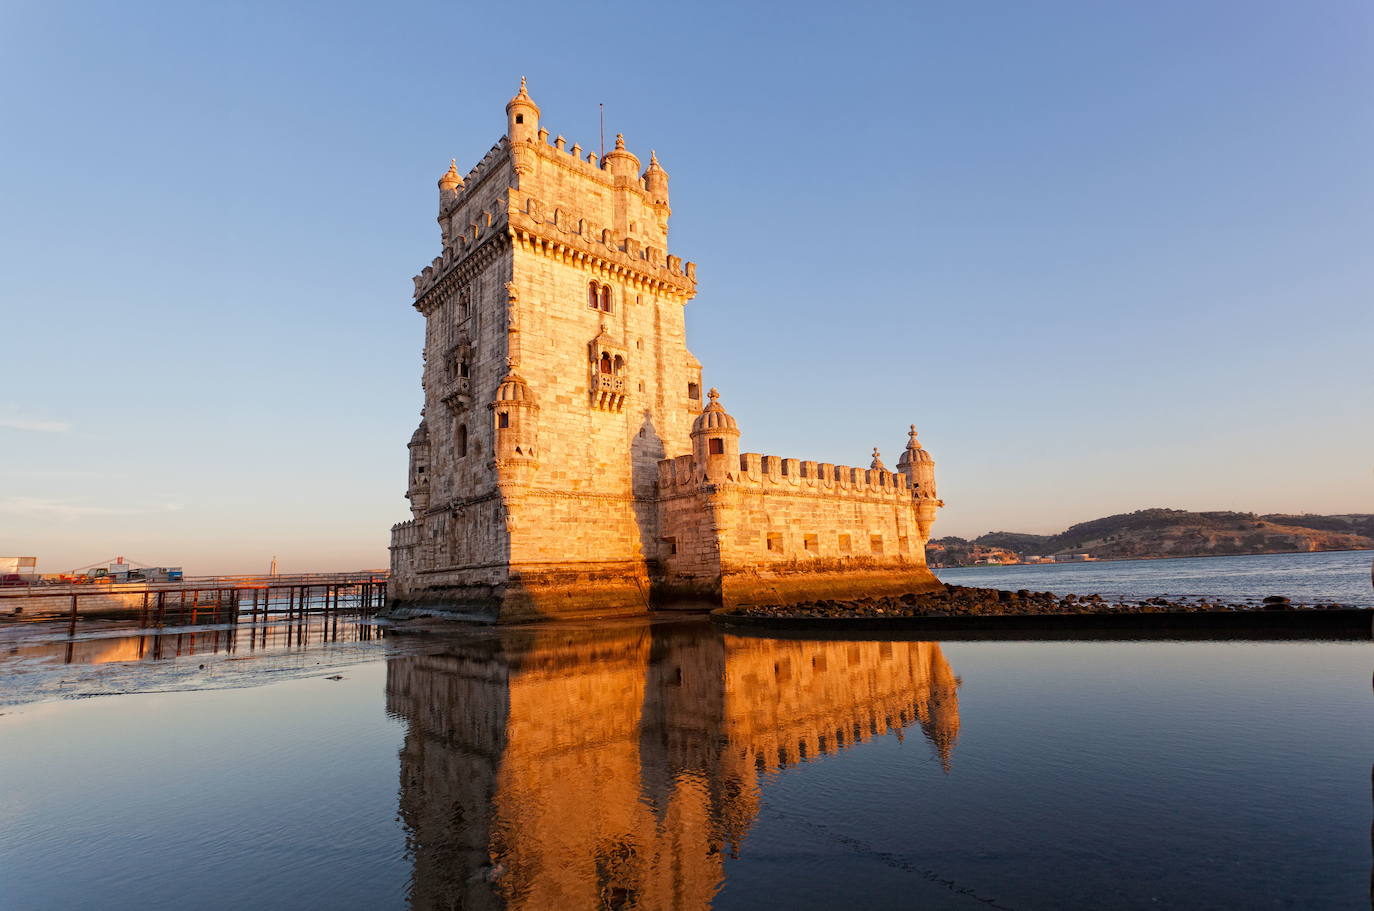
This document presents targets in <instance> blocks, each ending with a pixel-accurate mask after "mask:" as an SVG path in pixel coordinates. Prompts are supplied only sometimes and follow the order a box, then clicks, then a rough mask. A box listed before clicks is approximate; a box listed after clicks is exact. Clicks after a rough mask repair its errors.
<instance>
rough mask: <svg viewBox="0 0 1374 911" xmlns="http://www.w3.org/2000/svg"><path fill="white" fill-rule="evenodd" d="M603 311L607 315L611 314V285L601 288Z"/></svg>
mask: <svg viewBox="0 0 1374 911" xmlns="http://www.w3.org/2000/svg"><path fill="white" fill-rule="evenodd" d="M601 309H602V310H603V311H604V312H606V313H610V312H611V288H610V286H609V285H602V286H601Z"/></svg>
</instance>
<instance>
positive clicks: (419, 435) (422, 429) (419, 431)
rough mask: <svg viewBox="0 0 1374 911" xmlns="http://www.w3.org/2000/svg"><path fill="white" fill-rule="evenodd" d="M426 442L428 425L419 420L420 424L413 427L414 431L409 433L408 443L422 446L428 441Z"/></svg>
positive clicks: (427, 439)
mask: <svg viewBox="0 0 1374 911" xmlns="http://www.w3.org/2000/svg"><path fill="white" fill-rule="evenodd" d="M428 442H429V427H428V426H427V425H426V424H425V422H424V421H421V422H420V426H419V427H416V428H415V432H414V433H412V434H411V435H410V445H411V446H423V445H425V444H426V443H428Z"/></svg>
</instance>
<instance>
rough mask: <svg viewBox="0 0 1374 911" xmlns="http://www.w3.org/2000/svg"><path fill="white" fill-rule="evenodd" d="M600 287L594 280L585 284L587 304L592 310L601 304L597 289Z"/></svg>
mask: <svg viewBox="0 0 1374 911" xmlns="http://www.w3.org/2000/svg"><path fill="white" fill-rule="evenodd" d="M600 287H601V286H600V285H598V284H597V283H596V282H591V283H589V284H588V285H587V306H588V307H590V308H592V309H593V310H596V309H598V308H599V307H600V306H601V304H600V301H601V297H600V293H599V291H598V289H599V288H600Z"/></svg>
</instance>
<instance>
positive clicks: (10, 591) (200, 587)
mask: <svg viewBox="0 0 1374 911" xmlns="http://www.w3.org/2000/svg"><path fill="white" fill-rule="evenodd" d="M386 586H387V573H384V572H383V573H378V572H366V573H333V574H328V573H321V574H311V575H302V576H205V577H199V578H191V579H183V580H180V581H177V582H118V583H103V582H88V583H78V584H52V585H43V584H34V585H19V586H5V587H3V588H0V621H5V620H8V621H11V622H15V621H18V622H26V621H34V620H55V619H66V620H67V621H68V623H69V624H70V632H71V633H72V634H75V632H76V624H77V621H78V620H80V619H95V618H105V619H133V618H137V619H138V622H139V626H140V627H143V628H148V627H159V628H160V627H162V626H165V625H168V624H175V625H186V624H189V625H198V624H219V623H238V622H240V621H241V620H249V621H250V622H254V623H258V622H265V621H268V620H272V619H285V620H287V621H291V620H293V619H295V618H299V617H305V616H307V615H309V614H324V615H326V617H328V616H330V615H334V616H337V615H338V614H339V613H340V612H348V613H363V614H372V613H376V612H377V611H379V610H381V609H382V608H383V607H384V606H385V605H386Z"/></svg>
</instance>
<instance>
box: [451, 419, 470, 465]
mask: <svg viewBox="0 0 1374 911" xmlns="http://www.w3.org/2000/svg"><path fill="white" fill-rule="evenodd" d="M454 436H455V439H454V441H453V448H454V449H455V450H456V451H457V453H458V458H460V459H461V458H462V457H463V456H465V455H467V454H468V425H467V424H459V425H458V433H456V434H455V435H454Z"/></svg>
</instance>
